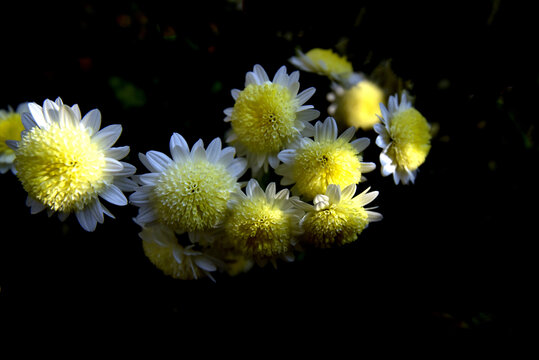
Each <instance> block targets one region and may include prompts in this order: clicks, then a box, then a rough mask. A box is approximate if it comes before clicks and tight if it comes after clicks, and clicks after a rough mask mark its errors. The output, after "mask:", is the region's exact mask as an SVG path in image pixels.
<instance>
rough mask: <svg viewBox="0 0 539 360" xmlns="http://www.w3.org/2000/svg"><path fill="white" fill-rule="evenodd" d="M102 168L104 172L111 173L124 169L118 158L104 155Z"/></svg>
mask: <svg viewBox="0 0 539 360" xmlns="http://www.w3.org/2000/svg"><path fill="white" fill-rule="evenodd" d="M104 169H105V172H106V173H108V174H112V173H116V172H119V171H122V170H123V169H124V166H123V165H122V163H121V162H119V161H118V160H114V159H113V158H108V157H106V158H105V167H104Z"/></svg>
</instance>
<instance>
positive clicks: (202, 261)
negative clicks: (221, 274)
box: [193, 256, 217, 271]
mask: <svg viewBox="0 0 539 360" xmlns="http://www.w3.org/2000/svg"><path fill="white" fill-rule="evenodd" d="M193 260H194V261H195V264H196V265H197V266H198V267H199V268H201V269H202V270H205V271H215V270H217V266H215V264H214V263H213V261H211V260H210V259H208V258H207V257H204V256H194V259H193Z"/></svg>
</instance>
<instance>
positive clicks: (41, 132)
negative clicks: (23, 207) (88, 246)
mask: <svg viewBox="0 0 539 360" xmlns="http://www.w3.org/2000/svg"><path fill="white" fill-rule="evenodd" d="M28 108H29V110H30V112H27V113H23V115H22V124H23V125H24V128H25V131H23V133H22V137H21V140H20V141H11V140H8V141H7V144H8V145H9V146H10V147H11V148H12V149H14V150H15V156H16V158H15V168H16V171H17V177H18V178H19V180H20V181H21V183H22V185H23V187H24V189H25V190H26V191H27V192H28V200H27V205H28V206H30V207H31V213H32V214H35V213H38V212H40V211H42V210H44V209H47V210H48V211H49V215H50V214H52V212H58V213H59V217H60V219H61V220H64V219H65V218H67V216H68V215H69V214H70V213H72V212H74V213H75V215H76V216H77V219H78V221H79V223H80V225H81V226H82V227H83V228H84V230H86V231H94V230H95V227H96V225H97V223H98V222H99V223H103V214H107V215H108V216H110V217H114V216H113V215H112V214H111V213H110V211H108V210H107V209H106V208H105V206H103V205H102V204H101V202H100V201H99V198H98V197H101V198H103V199H105V200H106V201H108V202H110V203H112V204H114V205H126V204H127V199H126V198H125V196H124V194H123V192H122V190H123V191H132V190H133V189H134V188H135V184H134V183H133V182H132V181H131V180H129V179H128V178H127V177H128V176H130V175H133V174H134V173H135V171H136V169H135V167H134V166H133V165H130V164H127V163H125V162H121V161H118V160H120V159H123V158H124V157H125V156H126V155H127V154H128V153H129V146H122V147H118V148H113V147H111V146H112V145H113V144H114V143H115V142H116V140H117V139H118V137H119V136H120V134H121V132H122V127H121V126H120V125H110V126H107V127H106V128H104V129H102V130H99V127H100V125H101V113H100V112H99V110H97V109H94V110H92V111H90V112H89V113H88V114H86V115H85V116H84V118H82V120H81V113H80V110H79V107H78V105H73V106H72V107H69V106H67V105H64V104H63V102H62V99H60V98H58V99H56V102H53V101H51V100H45V102H44V103H43V107H41V106H39V105H37V104H36V103H30V104H28ZM98 130H99V131H98Z"/></svg>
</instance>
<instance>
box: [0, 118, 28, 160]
mask: <svg viewBox="0 0 539 360" xmlns="http://www.w3.org/2000/svg"><path fill="white" fill-rule="evenodd" d="M23 130H24V126H23V125H22V121H21V115H20V114H18V113H8V115H7V116H6V117H5V118H3V119H0V154H12V153H13V150H12V149H10V148H9V147H8V146H7V145H6V140H16V141H19V140H21V131H23Z"/></svg>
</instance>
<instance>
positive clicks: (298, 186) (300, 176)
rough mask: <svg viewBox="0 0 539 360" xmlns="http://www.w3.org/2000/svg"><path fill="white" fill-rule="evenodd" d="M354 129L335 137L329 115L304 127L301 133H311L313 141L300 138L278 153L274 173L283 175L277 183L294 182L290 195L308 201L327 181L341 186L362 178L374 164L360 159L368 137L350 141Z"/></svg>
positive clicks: (307, 138) (333, 120)
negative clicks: (323, 119) (278, 160)
mask: <svg viewBox="0 0 539 360" xmlns="http://www.w3.org/2000/svg"><path fill="white" fill-rule="evenodd" d="M309 125H310V124H309ZM355 132H356V129H355V128H353V127H351V128H348V129H347V130H345V131H344V132H343V133H342V134H341V135H340V136H337V135H338V134H337V133H338V128H337V123H336V122H335V119H333V118H331V117H328V118H327V119H326V120H325V121H324V122H323V123H322V122H320V121H317V122H316V124H315V125H314V126H312V125H311V126H310V127H309V128H306V131H304V133H305V134H306V135H312V136H314V140H313V139H311V138H310V137H303V138H300V139H298V140H296V141H295V142H293V143H292V144H291V146H290V148H289V149H286V150H283V151H281V152H280V153H279V159H280V160H281V161H282V162H283V163H282V164H281V165H279V166H278V167H277V169H275V172H276V173H277V174H278V175H282V176H283V178H282V179H281V185H285V186H286V185H291V184H294V186H293V187H292V193H293V194H294V195H301V196H304V197H305V198H306V199H308V200H311V199H313V198H314V197H315V196H316V195H317V194H323V193H325V192H326V189H327V186H328V185H329V184H336V185H340V186H342V187H345V186H348V185H350V184H357V183H358V182H362V181H364V180H365V177H364V176H363V174H364V173H367V172H370V171H373V170H374V169H375V168H376V165H375V164H374V163H372V162H362V159H363V158H362V155H361V153H362V152H363V150H365V149H366V148H367V146H369V144H370V140H369V139H368V138H360V139H356V140H353V141H351V142H350V140H352V137H353V136H354V133H355Z"/></svg>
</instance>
